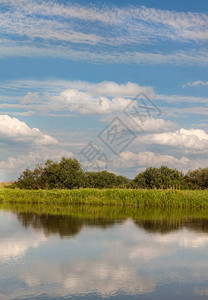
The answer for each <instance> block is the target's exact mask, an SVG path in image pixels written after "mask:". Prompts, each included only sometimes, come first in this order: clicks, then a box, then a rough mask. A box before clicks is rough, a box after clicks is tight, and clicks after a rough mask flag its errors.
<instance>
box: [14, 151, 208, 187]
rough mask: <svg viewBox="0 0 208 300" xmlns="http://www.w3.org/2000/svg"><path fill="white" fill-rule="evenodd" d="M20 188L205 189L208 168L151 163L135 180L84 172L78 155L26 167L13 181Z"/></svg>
mask: <svg viewBox="0 0 208 300" xmlns="http://www.w3.org/2000/svg"><path fill="white" fill-rule="evenodd" d="M14 185H15V186H16V187H18V188H21V189H54V188H55V189H73V188H145V189H154V188H155V189H168V188H176V189H179V188H180V189H206V188H208V168H201V169H197V170H191V171H189V172H188V173H187V174H186V175H184V174H183V173H182V172H180V171H178V170H177V169H171V168H169V167H167V166H161V167H160V168H154V167H150V168H147V169H146V170H145V171H144V172H142V173H139V174H138V175H137V176H136V177H135V178H134V179H133V180H132V179H128V178H126V177H124V176H121V175H116V174H114V173H112V172H108V171H105V170H104V171H100V172H85V171H84V170H83V169H82V167H81V165H80V163H79V162H78V160H77V159H75V158H64V157H63V158H62V159H61V161H60V162H54V161H52V160H47V161H46V162H45V164H39V165H37V166H36V167H35V169H34V170H33V171H32V170H29V169H26V170H25V171H23V172H22V174H21V175H20V176H19V178H18V180H17V181H16V182H15V184H14Z"/></svg>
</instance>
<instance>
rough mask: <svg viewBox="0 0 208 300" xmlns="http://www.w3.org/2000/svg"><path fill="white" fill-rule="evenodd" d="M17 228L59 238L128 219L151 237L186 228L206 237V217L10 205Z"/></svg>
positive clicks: (195, 213)
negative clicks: (37, 231) (20, 226)
mask: <svg viewBox="0 0 208 300" xmlns="http://www.w3.org/2000/svg"><path fill="white" fill-rule="evenodd" d="M7 208H8V209H9V210H10V211H13V212H14V213H15V214H16V215H17V218H18V220H19V222H21V224H22V225H23V226H24V227H26V228H28V227H31V226H32V227H33V228H34V229H36V230H44V233H45V235H46V236H49V235H53V234H58V235H59V236H60V237H61V238H63V237H70V236H74V235H76V234H78V233H79V232H80V231H81V229H82V228H83V226H96V227H99V228H103V229H105V228H108V227H109V226H115V225H116V224H117V223H122V222H124V221H125V220H126V219H128V218H130V219H132V220H134V223H135V225H137V226H138V227H139V228H142V229H144V230H145V231H147V232H151V233H161V234H166V233H169V232H171V231H177V230H179V229H181V228H187V229H189V230H192V231H195V232H205V233H208V217H206V216H208V214H207V211H205V210H202V209H201V210H188V211H187V210H183V209H151V208H143V209H141V208H139V209H137V208H132V207H112V206H111V207H109V206H100V207H99V206H96V207H94V206H69V207H56V208H55V209H54V211H53V208H52V207H40V206H37V207H36V206H35V205H33V206H29V205H27V206H24V205H21V206H20V205H14V204H12V205H10V206H9V207H4V209H7Z"/></svg>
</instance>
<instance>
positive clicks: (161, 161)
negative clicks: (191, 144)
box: [119, 151, 190, 168]
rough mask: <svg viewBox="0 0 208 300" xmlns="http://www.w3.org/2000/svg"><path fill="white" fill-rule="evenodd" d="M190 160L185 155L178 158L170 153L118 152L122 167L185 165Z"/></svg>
mask: <svg viewBox="0 0 208 300" xmlns="http://www.w3.org/2000/svg"><path fill="white" fill-rule="evenodd" d="M189 162H190V160H189V159H188V158H186V157H182V158H180V159H178V158H176V157H174V156H171V155H161V154H156V153H154V152H151V151H145V152H139V153H133V152H131V151H126V152H122V153H120V156H119V164H120V165H122V166H123V167H150V166H157V167H158V166H161V165H168V166H172V167H175V166H176V165H177V166H180V168H181V167H182V166H184V165H187V163H189Z"/></svg>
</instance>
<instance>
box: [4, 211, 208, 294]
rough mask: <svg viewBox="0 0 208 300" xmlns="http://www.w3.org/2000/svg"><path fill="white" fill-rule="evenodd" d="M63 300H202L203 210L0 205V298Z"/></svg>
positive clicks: (207, 277)
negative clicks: (59, 209)
mask: <svg viewBox="0 0 208 300" xmlns="http://www.w3.org/2000/svg"><path fill="white" fill-rule="evenodd" d="M113 209H114V210H115V209H116V208H112V210H113ZM206 215H207V218H206ZM62 298H64V299H104V298H105V299H154V300H157V299H208V213H207V214H206V212H194V213H192V212H188V213H187V212H185V213H184V215H183V212H180V213H177V212H166V211H162V212H160V211H155V210H149V211H148V210H146V211H145V212H139V211H138V212H136V211H135V209H134V210H132V211H131V212H129V211H128V212H126V216H125V211H119V212H118V211H114V213H112V214H111V211H110V208H108V211H107V212H106V211H102V208H99V209H98V210H97V209H95V210H93V208H90V209H89V208H86V211H85V208H81V209H80V211H79V208H76V210H75V211H74V210H73V209H72V210H69V211H67V213H66V214H64V213H63V211H62V213H61V214H59V213H58V212H57V213H56V215H52V214H50V213H49V212H48V211H44V209H43V210H42V214H41V212H40V210H39V211H38V212H37V210H36V211H35V210H34V209H32V208H31V210H30V209H29V208H28V207H27V209H24V208H17V207H14V208H12V207H10V208H5V207H4V208H0V299H5V300H7V299H62Z"/></svg>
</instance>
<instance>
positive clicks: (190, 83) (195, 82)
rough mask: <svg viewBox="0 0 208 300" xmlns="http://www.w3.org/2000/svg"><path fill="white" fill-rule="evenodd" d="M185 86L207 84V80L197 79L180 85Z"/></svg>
mask: <svg viewBox="0 0 208 300" xmlns="http://www.w3.org/2000/svg"><path fill="white" fill-rule="evenodd" d="M187 86H193V87H200V86H208V81H202V80H197V81H194V82H187V83H185V84H183V85H182V87H183V88H184V87H187Z"/></svg>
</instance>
